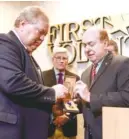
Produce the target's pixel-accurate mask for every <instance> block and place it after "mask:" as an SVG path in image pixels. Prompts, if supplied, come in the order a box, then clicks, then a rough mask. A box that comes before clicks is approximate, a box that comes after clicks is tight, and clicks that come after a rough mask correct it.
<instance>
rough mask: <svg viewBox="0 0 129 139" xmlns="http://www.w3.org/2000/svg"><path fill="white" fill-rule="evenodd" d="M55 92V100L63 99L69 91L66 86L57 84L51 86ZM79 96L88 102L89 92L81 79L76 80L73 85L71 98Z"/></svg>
mask: <svg viewBox="0 0 129 139" xmlns="http://www.w3.org/2000/svg"><path fill="white" fill-rule="evenodd" d="M52 88H53V89H54V90H55V93H56V100H58V99H62V100H63V99H65V98H66V96H68V94H69V93H70V92H69V90H68V88H67V87H65V86H64V85H62V84H57V85H54V86H53V87H52ZM77 96H79V97H80V98H81V99H83V100H84V101H87V102H90V92H89V89H88V87H87V85H86V84H85V83H83V82H82V81H81V80H79V81H77V82H76V83H75V85H74V87H73V96H72V97H73V98H76V97H77Z"/></svg>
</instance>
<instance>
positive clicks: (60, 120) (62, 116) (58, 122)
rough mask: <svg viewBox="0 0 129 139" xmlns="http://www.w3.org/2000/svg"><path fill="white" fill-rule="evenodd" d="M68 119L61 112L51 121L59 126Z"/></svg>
mask: <svg viewBox="0 0 129 139" xmlns="http://www.w3.org/2000/svg"><path fill="white" fill-rule="evenodd" d="M68 120H69V118H68V117H67V116H66V115H65V114H63V115H61V116H57V117H56V119H55V120H54V121H53V123H54V124H55V125H56V126H58V127H60V126H62V125H64V124H65V123H66V122H67V121H68Z"/></svg>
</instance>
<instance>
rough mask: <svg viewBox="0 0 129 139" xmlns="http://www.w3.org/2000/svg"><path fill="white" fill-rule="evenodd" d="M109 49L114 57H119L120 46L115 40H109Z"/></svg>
mask: <svg viewBox="0 0 129 139" xmlns="http://www.w3.org/2000/svg"><path fill="white" fill-rule="evenodd" d="M107 49H108V51H109V52H111V53H112V54H113V55H118V45H117V43H116V42H115V41H114V40H109V42H108V47H107Z"/></svg>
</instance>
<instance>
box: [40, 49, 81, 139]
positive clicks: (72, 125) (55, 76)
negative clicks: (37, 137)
mask: <svg viewBox="0 0 129 139" xmlns="http://www.w3.org/2000/svg"><path fill="white" fill-rule="evenodd" d="M52 62H53V66H54V67H53V68H52V69H50V70H47V71H44V72H42V75H43V78H44V79H45V80H44V85H46V86H50V87H51V86H53V85H55V84H58V83H63V81H64V78H65V76H67V75H68V76H75V77H76V80H79V79H80V78H79V76H77V75H76V74H74V73H72V72H69V71H68V70H66V68H67V66H68V53H67V49H66V48H62V47H55V48H54V50H53V56H52ZM60 73H62V82H60V81H59V80H60V77H59V74H60ZM59 105H60V104H58V105H55V107H54V108H53V114H55V113H56V111H57V107H59ZM58 111H59V109H58ZM60 111H61V114H60V115H58V116H56V118H55V119H54V120H53V121H52V122H51V124H50V127H49V137H50V138H49V139H55V138H56V139H58V138H59V139H63V138H64V139H65V137H67V139H75V138H76V135H77V117H76V116H72V115H68V114H67V115H66V114H64V113H63V107H61V108H60ZM59 136H60V137H59Z"/></svg>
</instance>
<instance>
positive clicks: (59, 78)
mask: <svg viewBox="0 0 129 139" xmlns="http://www.w3.org/2000/svg"><path fill="white" fill-rule="evenodd" d="M57 83H58V84H63V73H61V72H60V73H58V82H57Z"/></svg>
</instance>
